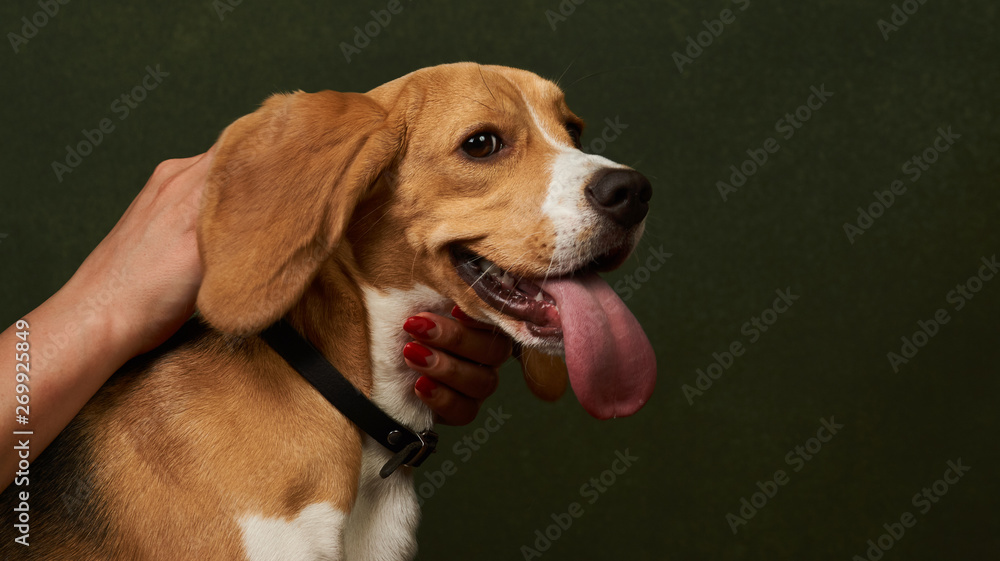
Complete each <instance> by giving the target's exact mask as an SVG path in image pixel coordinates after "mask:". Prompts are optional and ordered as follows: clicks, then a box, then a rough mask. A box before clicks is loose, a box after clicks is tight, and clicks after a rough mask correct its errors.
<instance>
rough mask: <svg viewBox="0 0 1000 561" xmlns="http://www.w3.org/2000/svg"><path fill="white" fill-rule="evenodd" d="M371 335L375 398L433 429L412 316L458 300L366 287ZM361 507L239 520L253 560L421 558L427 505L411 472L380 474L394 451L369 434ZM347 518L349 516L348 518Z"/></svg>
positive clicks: (417, 426)
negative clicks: (414, 355)
mask: <svg viewBox="0 0 1000 561" xmlns="http://www.w3.org/2000/svg"><path fill="white" fill-rule="evenodd" d="M364 294H365V303H366V305H367V308H368V322H369V329H370V330H371V348H370V349H369V354H370V356H371V361H372V375H373V383H372V401H374V402H375V404H376V405H378V406H379V407H380V408H381V409H382V410H383V411H385V412H386V413H387V414H389V416H391V417H392V418H394V419H396V420H397V421H399V422H400V423H402V424H404V425H406V426H408V427H410V428H411V429H413V430H414V431H421V430H425V429H429V428H431V426H432V425H433V416H432V414H431V411H430V409H428V408H427V406H425V405H424V404H423V402H421V401H420V399H419V398H418V397H417V396H416V394H415V393H414V391H413V384H414V383H415V382H416V380H417V377H418V375H417V373H416V372H413V371H412V370H410V369H409V368H407V366H406V363H405V362H404V361H403V346H404V345H405V344H406V343H407V341H408V340H409V336H408V335H407V334H406V333H405V332H404V331H403V322H404V321H406V318H408V317H410V316H412V315H414V314H416V313H419V312H422V311H429V312H435V313H439V314H442V315H445V314H447V313H448V312H449V311H450V309H451V306H452V303H451V302H450V301H449V300H447V299H446V298H443V297H442V296H441V295H440V294H438V293H436V292H434V291H433V290H431V289H430V288H428V287H426V286H423V285H417V286H415V287H414V288H412V289H411V290H406V291H403V290H391V291H388V292H381V291H378V290H375V289H372V288H365V290H364ZM363 446H364V448H363V451H362V461H361V479H360V481H359V483H358V496H357V500H356V501H355V504H354V508H352V509H351V512H350V513H349V514H347V515H345V514H344V513H342V512H339V511H337V510H335V509H334V508H333V507H332V506H330V505H328V504H314V505H310V506H308V507H306V508H305V509H303V510H302V512H301V513H299V515H298V517H296V518H295V519H292V520H287V519H269V518H264V517H261V516H252V515H247V516H244V517H243V518H241V519H240V520H239V521H238V522H239V524H240V527H241V529H242V531H243V546H244V550H245V553H246V555H247V558H248V559H249V560H250V561H283V560H292V559H294V560H295V561H408V560H410V559H413V557H415V556H416V553H417V543H416V531H417V524H418V523H419V522H420V508H419V506H418V504H417V497H416V494H415V492H414V490H413V477H412V475H411V474H410V473H409V470H408V469H406V468H403V469H400V470H397V471H396V472H395V473H393V474H392V475H391V476H389V477H388V478H387V479H382V478H381V477H380V476H379V470H380V469H381V468H382V466H383V465H384V464H385V462H386V461H388V459H389V457H390V454H389V452H388V451H387V450H386V449H385V448H383V447H382V446H381V445H380V444H378V443H377V442H375V441H374V440H372V438H371V437H368V436H365V440H364V445H363ZM345 518H346V519H345Z"/></svg>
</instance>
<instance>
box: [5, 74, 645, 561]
mask: <svg viewBox="0 0 1000 561" xmlns="http://www.w3.org/2000/svg"><path fill="white" fill-rule="evenodd" d="M582 130H583V122H582V121H581V120H580V119H579V118H578V117H577V116H576V115H574V114H573V113H572V112H571V111H570V110H569V108H568V107H567V105H566V102H565V100H564V94H563V92H562V91H561V90H560V89H559V87H558V86H557V85H556V84H554V83H552V82H550V81H547V80H545V79H542V78H540V77H538V76H536V75H535V74H532V73H530V72H526V71H523V70H516V69H512V68H506V67H498V66H480V65H477V64H472V63H461V64H451V65H444V66H438V67H432V68H426V69H422V70H419V71H416V72H413V73H411V74H409V75H406V76H404V77H402V78H399V79H397V80H394V81H392V82H389V83H387V84H385V85H383V86H380V87H378V88H376V89H374V90H372V91H370V92H368V93H366V94H359V93H338V92H333V91H324V92H320V93H311V94H310V93H303V92H296V93H292V94H279V95H275V96H273V97H271V98H270V99H268V100H267V101H266V102H264V104H263V105H262V106H261V107H260V109H258V110H257V111H256V112H254V113H252V114H250V115H247V116H245V117H243V118H241V119H239V120H237V121H236V122H235V123H233V124H232V125H230V126H229V127H228V128H227V129H226V130H225V131H224V132H223V133H222V135H221V137H220V140H219V146H218V150H217V155H216V156H215V159H214V161H213V164H212V169H211V172H210V176H209V181H208V184H207V186H206V191H205V195H204V200H203V206H202V209H201V214H200V217H199V224H198V237H199V239H198V241H199V248H200V251H201V255H202V259H203V264H204V282H203V285H202V287H201V289H200V292H199V294H198V302H197V304H198V310H199V314H200V315H199V317H198V318H197V320H196V321H193V322H189V324H188V325H187V326H185V327H184V328H183V329H182V330H181V332H179V333H178V334H177V335H176V336H174V337H173V338H172V339H171V340H170V341H168V343H166V344H165V345H163V346H162V347H161V348H160V349H157V350H156V351H154V352H152V353H149V354H147V355H143V356H141V357H137V358H136V359H134V360H133V361H132V362H130V363H129V364H127V365H126V366H125V367H123V368H122V369H121V370H120V371H119V372H118V373H116V374H115V375H114V376H113V377H112V378H111V379H110V380H109V381H108V382H107V384H105V386H104V387H103V388H102V389H101V391H100V392H99V393H98V394H97V395H96V396H95V397H94V398H93V399H92V400H91V401H90V402H89V403H88V404H87V406H86V407H85V408H84V409H83V411H81V413H80V414H79V415H78V416H77V418H76V419H75V420H74V421H73V423H72V424H71V425H70V426H69V427H67V428H66V429H65V430H64V431H63V433H62V434H61V435H60V436H59V438H58V439H57V440H56V441H55V442H54V443H53V444H52V445H51V447H50V448H49V449H47V450H46V451H45V453H44V454H42V455H41V456H40V458H39V459H38V461H37V462H35V464H33V465H32V472H33V474H34V473H36V472H37V473H38V474H39V475H38V478H37V481H39V482H44V483H42V484H41V485H40V486H39V487H40V488H36V489H33V490H32V492H31V497H32V501H33V502H32V503H31V508H32V513H31V520H32V527H31V529H32V530H33V531H32V536H31V545H30V546H29V547H23V546H21V545H18V544H13V543H12V541H9V540H8V541H6V542H5V543H4V544H3V546H2V550H0V553H3V554H5V555H7V556H8V557H5V558H9V559H45V560H61V559H65V560H73V561H89V560H94V561H96V560H108V559H121V560H135V559H142V560H163V561H178V560H186V559H197V560H226V561H229V560H234V561H235V560H241V561H264V560H268V561H271V560H279V559H282V560H283V559H288V560H295V561H307V560H317V561H318V560H341V559H346V560H404V559H412V558H413V557H414V556H415V554H416V549H417V545H416V541H415V532H416V528H417V523H418V520H419V511H418V505H417V498H416V495H415V493H414V489H413V484H412V468H410V467H403V468H401V469H399V470H398V471H396V472H395V473H393V474H392V475H391V476H389V477H387V478H385V479H383V478H381V477H380V476H379V467H380V466H382V465H383V464H385V463H386V462H387V459H389V458H390V456H391V454H390V452H389V451H388V450H386V449H385V448H383V447H382V446H381V445H379V443H378V442H376V441H374V440H373V439H372V438H371V437H369V436H367V435H365V434H363V433H362V432H361V431H360V430H359V429H358V428H357V426H355V425H354V424H353V423H352V422H351V421H350V420H348V419H347V418H346V417H345V416H344V415H343V414H342V413H341V412H340V411H339V410H338V409H336V408H334V407H333V406H331V404H330V403H329V402H327V401H326V400H325V399H324V398H323V397H322V396H321V395H320V394H319V393H318V392H317V391H316V390H315V389H314V388H313V386H312V385H310V384H309V383H308V382H306V381H305V380H304V379H303V377H302V376H300V375H299V374H297V373H296V372H295V371H294V370H293V369H292V368H291V367H290V366H289V365H288V364H287V363H286V362H285V361H284V360H283V359H282V358H281V357H280V356H279V355H278V354H276V353H275V351H274V350H272V348H271V347H269V346H268V345H267V344H265V343H264V342H263V341H262V340H261V338H260V337H259V334H260V333H261V331H262V330H264V329H265V328H267V327H268V326H270V325H271V324H273V323H274V322H276V321H277V320H279V319H282V318H283V320H284V321H285V322H286V323H287V324H289V325H291V326H292V327H294V329H295V330H296V331H297V332H298V333H299V334H301V335H302V336H303V337H304V338H305V339H307V340H309V341H310V342H311V343H312V344H313V345H314V346H315V347H316V348H317V349H318V350H319V351H320V352H321V353H322V355H323V356H325V357H326V359H327V360H328V361H329V362H330V363H332V364H333V365H334V366H335V367H336V368H337V369H339V370H340V371H341V372H343V373H344V376H345V377H346V378H347V379H348V380H349V381H350V382H351V383H352V384H353V385H354V386H355V387H356V388H357V389H358V390H360V391H361V392H362V393H363V394H364V395H366V396H369V398H370V399H371V401H372V402H374V403H375V404H376V405H377V406H378V408H380V409H381V410H382V411H384V412H385V413H386V414H388V415H389V416H391V417H392V418H393V419H395V420H396V421H398V422H399V423H400V424H402V425H405V426H407V427H409V428H411V429H413V430H414V431H421V430H427V429H429V428H430V427H431V425H432V416H431V414H430V412H429V410H428V408H427V407H426V406H425V405H423V403H422V402H421V401H420V400H419V398H418V397H417V396H416V395H415V394H414V391H413V385H414V382H415V380H416V374H415V373H414V372H413V371H411V370H409V369H408V368H407V367H406V364H405V363H404V361H403V358H402V353H401V349H402V347H403V346H404V344H405V343H406V342H407V341H408V340H409V338H408V336H407V334H406V333H405V332H403V330H402V329H401V326H402V324H403V322H404V320H405V319H406V318H407V317H409V316H412V315H414V314H416V313H418V312H421V311H432V312H436V313H440V314H447V313H448V312H449V311H450V310H451V309H452V307H453V306H454V305H455V304H458V305H459V306H461V308H462V309H463V310H464V311H466V313H468V314H469V315H470V316H472V317H474V318H476V319H479V320H481V321H485V322H488V323H491V324H494V325H496V326H498V327H499V328H500V329H502V330H503V331H505V332H506V333H508V334H509V335H510V336H511V337H513V338H514V339H515V341H516V342H517V343H519V344H520V345H521V346H523V348H524V349H525V353H526V358H525V364H526V365H529V364H536V365H538V364H543V363H546V361H545V360H538V357H544V356H552V355H556V356H560V357H563V356H564V357H565V370H563V372H566V371H568V376H569V381H570V384H571V385H572V388H573V390H574V392H575V393H576V395H577V397H578V399H579V401H580V403H581V404H582V405H583V406H584V407H585V408H586V409H587V411H589V412H590V413H591V414H592V415H593V416H595V417H598V418H602V419H604V418H611V417H619V416H625V415H630V414H632V413H634V412H635V411H637V410H638V409H639V408H640V407H642V405H643V404H644V403H645V402H646V401H647V400H648V399H649V396H650V394H651V393H652V391H653V385H654V381H655V376H656V364H655V357H654V356H653V351H652V348H651V346H650V344H649V341H648V339H647V338H646V336H645V334H644V333H643V331H642V329H641V327H640V326H639V325H638V323H637V321H636V320H635V318H634V317H633V316H632V314H631V313H629V311H628V309H627V308H626V307H625V306H624V304H623V303H622V302H621V300H620V299H619V298H618V297H617V296H616V295H615V293H614V291H613V290H611V288H610V287H609V286H608V284H607V283H606V282H604V281H603V280H601V278H600V277H599V276H598V274H597V273H598V272H602V271H609V270H612V269H614V268H616V267H618V266H619V265H621V264H622V263H623V262H624V261H625V259H626V258H627V257H628V256H629V254H630V253H631V252H632V250H633V249H634V248H635V247H636V244H637V243H638V240H639V237H640V235H641V234H642V230H643V226H644V219H645V216H646V213H647V211H648V206H649V205H648V201H649V199H650V195H651V188H650V184H649V182H648V181H647V179H646V178H645V177H643V176H642V175H641V174H640V173H638V172H636V171H634V170H632V169H630V168H628V167H626V166H623V165H620V164H616V163H614V162H611V161H609V160H608V159H605V158H603V157H600V156H596V155H589V154H585V153H584V152H582V151H581V149H580V148H581V145H580V135H581V132H582ZM533 357H534V358H533ZM547 368H548V367H537V368H535V371H534V372H529V374H530V375H529V376H528V378H529V385H531V386H532V388H533V389H534V390H535V391H536V393H539V394H541V395H543V396H547V397H550V398H551V397H554V395H552V394H558V393H559V390H558V388H559V387H560V380H559V374H558V369H557V370H556V374H555V375H551V376H550V375H548V374H547V372H548V371H549V370H547ZM529 370H530V368H529ZM553 388H556V389H555V390H553ZM32 479H33V481H34V480H35V478H34V477H33V478H32ZM13 500H14V497H12V496H10V489H8V492H7V493H4V503H3V504H5V505H10V504H15V503H14V502H12V501H13ZM10 514H11V513H10V512H9V509H8V512H7V514H6V516H8V517H9V516H10ZM8 522H10V521H9V518H8ZM8 527H10V523H9V524H8Z"/></svg>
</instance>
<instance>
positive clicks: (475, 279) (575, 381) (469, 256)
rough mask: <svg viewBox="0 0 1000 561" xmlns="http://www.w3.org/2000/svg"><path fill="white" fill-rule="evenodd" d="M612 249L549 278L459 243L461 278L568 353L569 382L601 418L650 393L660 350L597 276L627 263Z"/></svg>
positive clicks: (455, 251) (627, 411) (634, 407)
mask: <svg viewBox="0 0 1000 561" xmlns="http://www.w3.org/2000/svg"><path fill="white" fill-rule="evenodd" d="M627 255H628V251H625V252H622V251H620V250H619V251H613V252H611V253H608V254H607V255H606V256H605V257H602V258H599V259H596V260H593V261H591V262H589V263H587V264H586V265H584V266H583V267H582V268H579V269H576V270H573V271H570V272H567V273H559V274H557V275H556V276H554V277H549V278H524V277H518V276H517V275H515V274H512V273H511V272H510V271H509V270H504V269H503V268H501V267H499V266H497V265H496V264H495V263H493V262H491V261H490V260H488V259H486V258H484V257H483V256H481V255H478V254H476V253H475V252H473V251H471V250H470V249H468V248H465V247H462V246H453V247H452V249H451V259H452V263H453V264H454V266H455V270H456V271H457V272H458V275H459V277H461V278H462V280H464V281H465V282H466V283H467V284H468V285H469V286H470V287H472V289H473V290H474V291H475V292H476V294H477V295H478V296H479V298H480V299H481V300H482V301H483V302H485V303H486V304H487V305H489V306H490V307H492V308H494V309H495V310H497V311H499V312H500V313H502V314H504V315H506V316H507V317H510V318H513V319H515V320H518V321H521V322H523V324H524V325H525V326H526V327H527V330H528V331H529V332H530V333H531V334H532V335H534V336H535V337H537V338H539V339H542V340H543V341H542V342H541V343H542V344H546V343H553V342H554V343H557V344H558V346H559V347H560V348H561V350H563V351H564V352H565V357H566V368H567V370H568V372H569V379H570V383H571V384H572V385H573V391H574V392H575V393H576V396H577V398H578V399H579V400H580V403H581V404H583V406H584V407H585V408H586V409H587V411H589V412H590V414H591V415H594V416H595V417H597V418H600V419H607V418H611V417H621V416H626V415H631V414H632V413H634V412H636V411H638V409H639V408H640V407H642V405H643V404H644V403H645V402H646V400H647V399H649V395H650V394H651V393H652V392H653V386H654V384H655V381H656V356H655V355H654V354H653V348H652V346H651V345H650V344H649V339H648V338H647V337H646V334H645V333H644V332H643V331H642V327H641V326H640V325H639V322H638V321H637V320H636V319H635V316H633V315H632V313H631V312H630V311H629V310H628V308H627V307H626V306H625V304H624V303H623V302H622V301H621V298H619V297H618V295H617V294H615V291H614V290H613V289H612V288H611V287H610V286H609V285H608V283H607V282H605V281H604V279H602V278H601V277H600V275H598V274H597V271H599V270H607V269H608V268H614V267H616V266H617V265H620V264H621V261H622V260H624V258H625V256H627Z"/></svg>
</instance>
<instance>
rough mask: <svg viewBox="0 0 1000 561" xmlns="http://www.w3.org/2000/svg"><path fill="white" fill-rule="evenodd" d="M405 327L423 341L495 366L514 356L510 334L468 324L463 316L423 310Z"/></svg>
mask: <svg viewBox="0 0 1000 561" xmlns="http://www.w3.org/2000/svg"><path fill="white" fill-rule="evenodd" d="M403 329H404V330H405V331H406V332H407V333H409V334H410V335H412V336H413V338H414V339H416V340H418V341H420V342H421V343H427V344H429V345H431V346H433V347H435V348H438V349H443V350H445V351H448V352H449V353H451V354H453V355H456V356H459V357H461V358H465V359H468V360H471V361H473V362H478V363H480V364H486V365H491V366H500V365H501V364H503V363H504V362H506V361H507V359H508V358H510V352H511V342H510V338H509V337H507V336H506V335H504V334H503V333H500V332H498V331H486V330H483V329H474V328H471V327H466V326H465V325H463V324H462V323H460V322H459V320H456V319H452V318H446V317H444V316H439V315H437V314H432V313H430V312H423V313H420V314H418V315H416V316H413V317H411V318H409V319H407V320H406V322H405V323H404V324H403Z"/></svg>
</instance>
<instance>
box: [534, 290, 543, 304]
mask: <svg viewBox="0 0 1000 561" xmlns="http://www.w3.org/2000/svg"><path fill="white" fill-rule="evenodd" d="M541 301H542V291H541V290H539V291H538V294H536V295H535V302H541Z"/></svg>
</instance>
